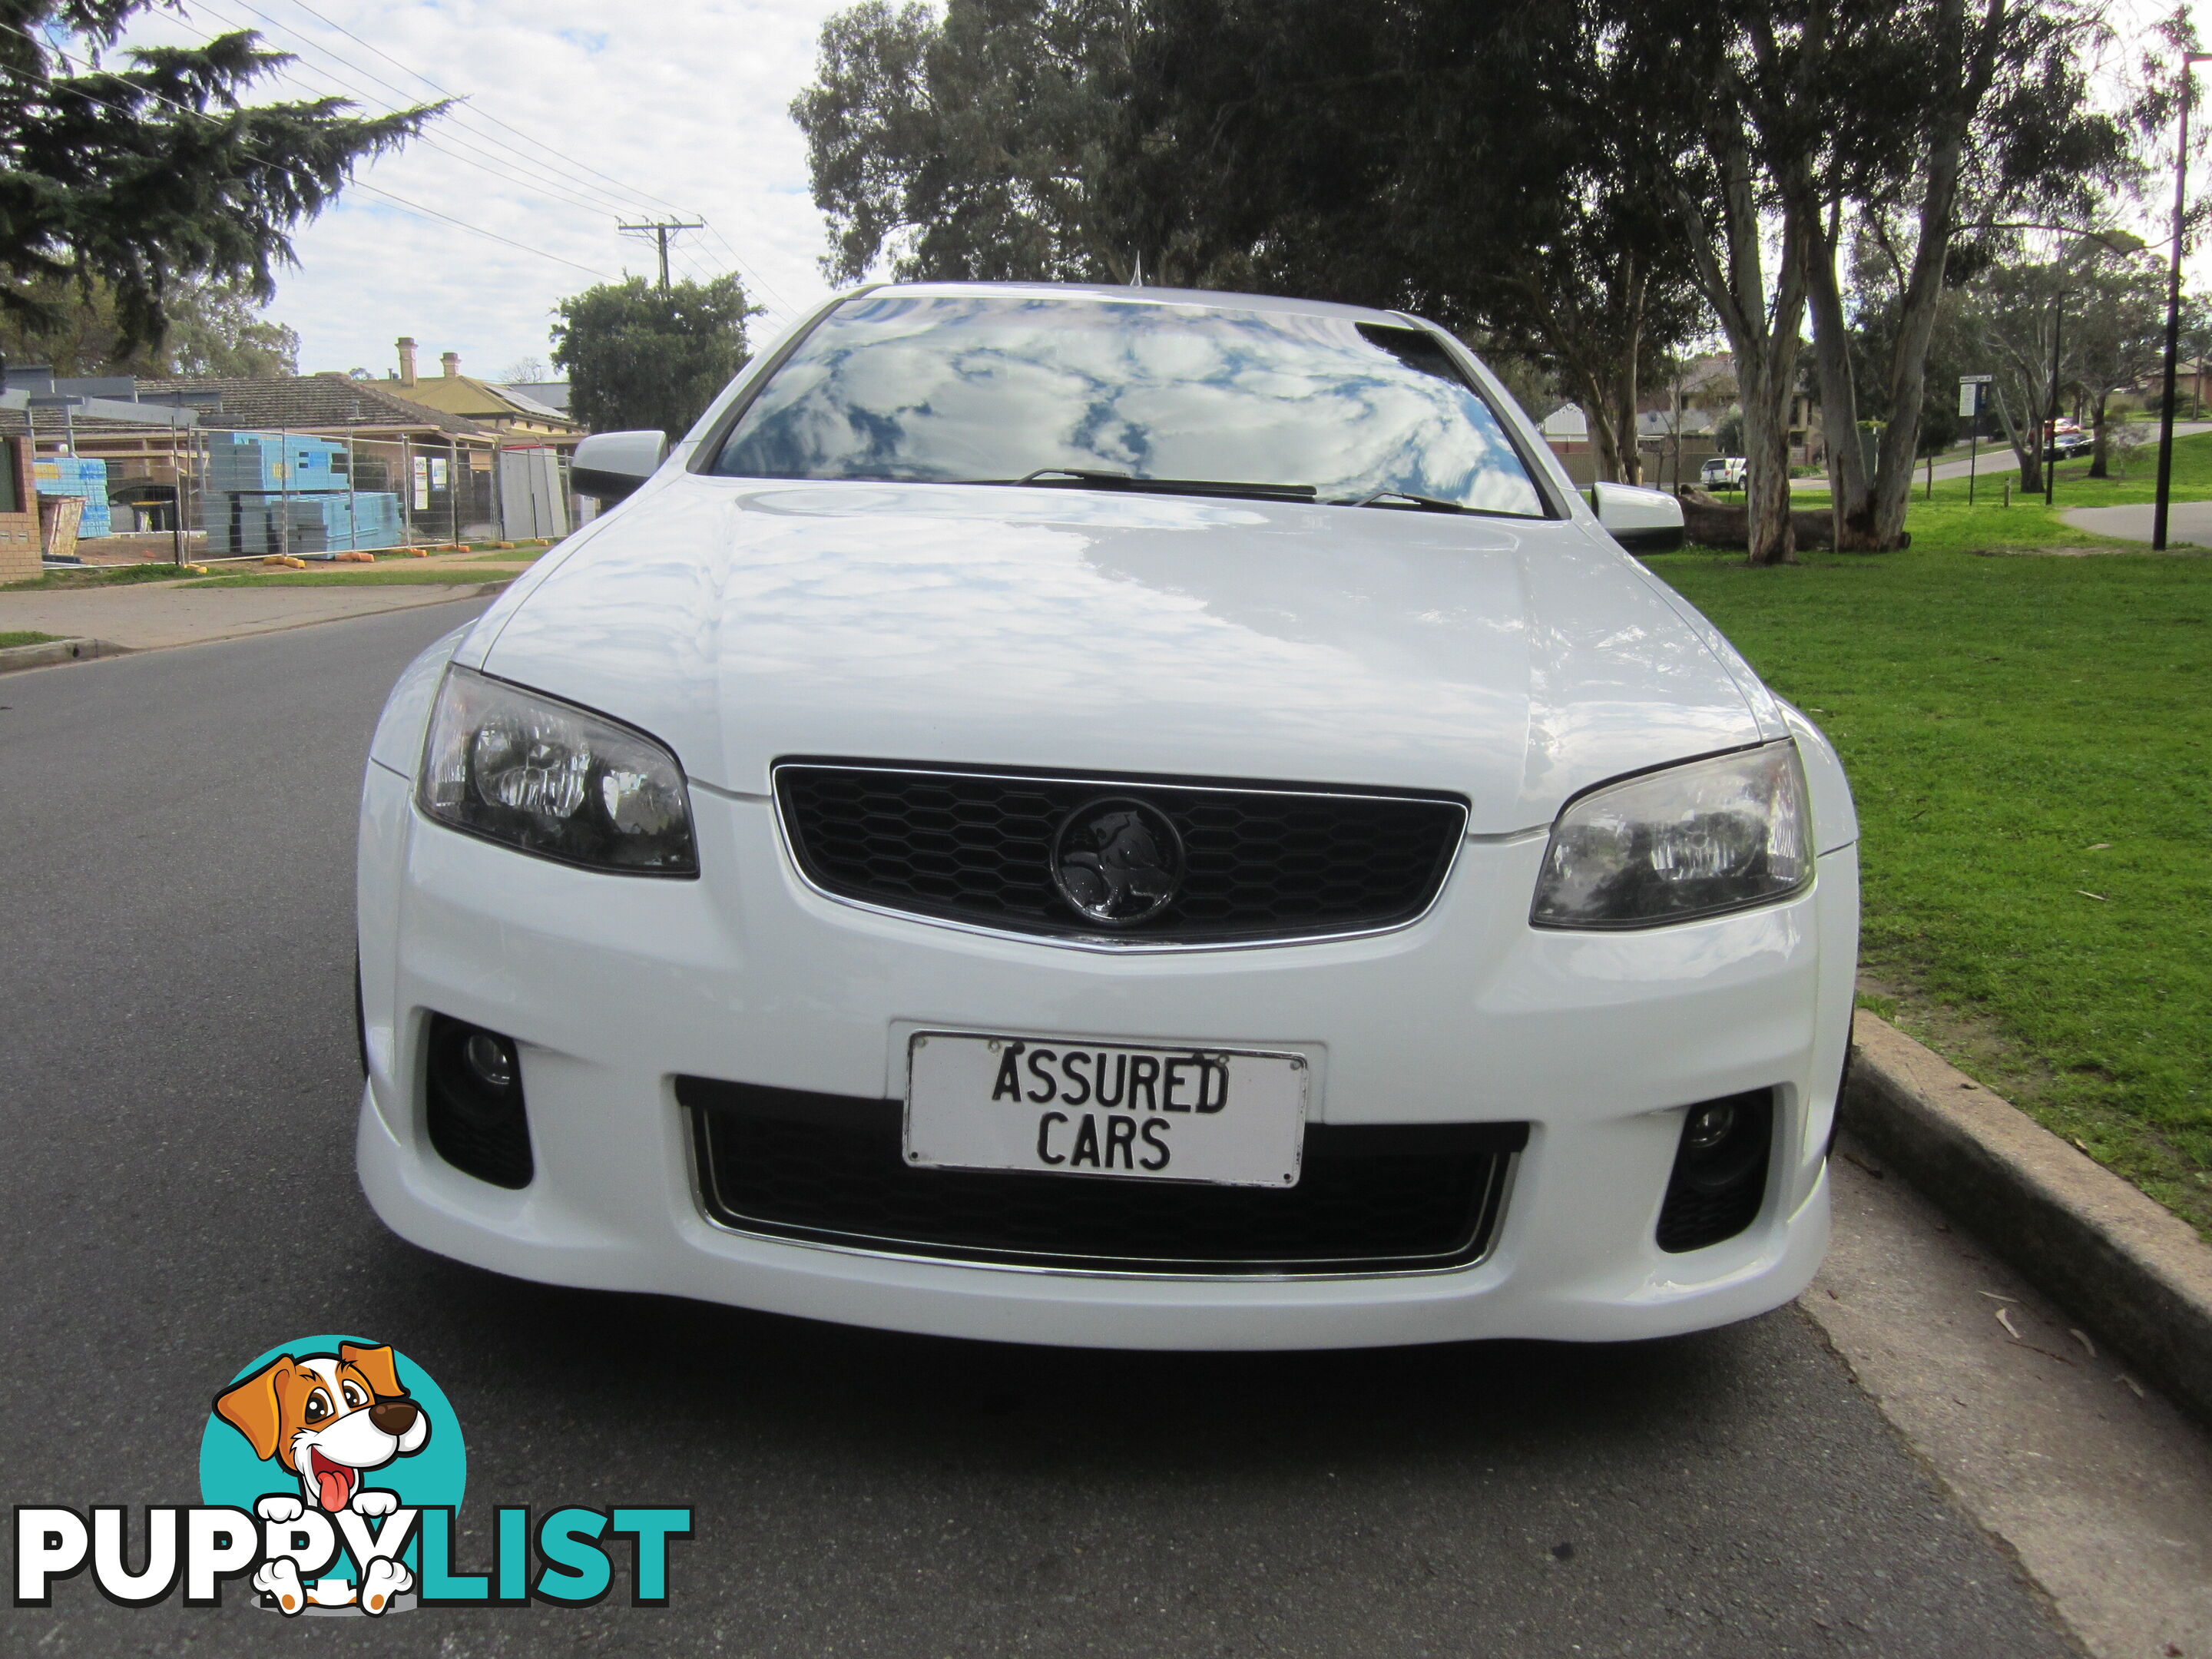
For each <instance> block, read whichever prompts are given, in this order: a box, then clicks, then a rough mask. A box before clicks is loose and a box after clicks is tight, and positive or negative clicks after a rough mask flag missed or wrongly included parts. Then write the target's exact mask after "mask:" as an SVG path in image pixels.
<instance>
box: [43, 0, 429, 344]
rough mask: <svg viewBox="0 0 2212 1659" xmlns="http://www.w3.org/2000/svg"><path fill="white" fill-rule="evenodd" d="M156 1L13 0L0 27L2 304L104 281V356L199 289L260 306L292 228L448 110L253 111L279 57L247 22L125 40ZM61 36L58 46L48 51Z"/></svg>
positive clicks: (146, 332)
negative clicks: (217, 289) (190, 38)
mask: <svg viewBox="0 0 2212 1659" xmlns="http://www.w3.org/2000/svg"><path fill="white" fill-rule="evenodd" d="M148 6H149V0H16V3H15V4H12V5H10V6H9V9H8V14H9V15H8V17H7V19H6V21H7V22H8V25H9V27H7V28H6V29H5V30H0V70H4V73H0V152H4V154H5V155H6V157H7V160H6V162H5V164H4V166H0V314H5V315H7V316H9V317H10V318H13V319H15V320H16V321H17V322H18V323H19V324H21V325H26V326H29V327H33V328H43V327H51V326H52V325H54V323H55V320H56V315H57V313H56V307H55V303H54V300H53V297H52V296H53V295H54V292H55V289H54V285H55V284H56V283H60V282H64V281H65V282H68V283H76V284H80V285H85V286H89V285H93V284H101V285H104V286H105V288H106V291H107V294H108V295H109V296H110V299H111V302H112V313H113V319H114V323H115V328H116V336H115V345H114V355H115V356H118V357H121V358H129V357H130V356H132V355H133V354H134V353H135V352H137V350H138V349H140V348H141V347H153V348H158V347H159V346H160V345H161V343H162V340H163V338H164V337H165V335H166V333H167V329H168V326H169V313H170V307H171V301H172V296H173V295H174V294H175V293H176V291H177V290H178V289H179V285H183V284H190V283H195V282H206V283H216V284H218V285H228V286H234V287H235V288H236V289H239V291H240V293H241V294H242V295H244V296H246V297H247V298H250V299H252V300H254V301H262V302H266V301H268V300H269V299H270V298H271V297H272V295H274V292H275V284H274V280H273V272H274V270H275V268H276V266H277V265H279V264H285V263H289V261H290V259H291V258H292V244H291V240H290V237H289V232H290V231H291V230H292V229H293V228H295V227H296V226H297V225H298V224H300V223H301V222H303V221H305V220H307V219H311V218H313V216H315V215H316V214H317V213H319V212H320V211H321V210H322V209H323V208H324V207H325V206H326V205H328V204H329V203H330V202H331V201H332V200H333V199H335V198H336V197H337V194H338V193H339V191H341V190H342V189H343V187H344V185H345V184H346V182H347V181H348V179H349V178H350V177H351V175H352V172H353V169H354V167H356V165H357V164H358V163H359V162H361V161H364V160H366V159H368V158H369V157H371V156H374V155H381V154H383V153H385V152H386V151H388V150H392V149H397V148H398V146H399V145H401V144H402V143H404V142H405V141H406V140H407V139H408V138H409V137H412V136H413V135H414V134H415V133H416V132H418V131H421V129H422V126H423V125H424V124H425V123H426V122H428V120H429V119H430V118H432V117H433V116H435V115H436V114H437V113H438V112H440V111H441V109H443V107H444V106H443V105H430V106H421V107H417V108H414V109H407V110H402V111H399V112H396V113H393V114H390V115H377V116H367V117H358V116H353V115H349V114H348V113H347V111H348V110H349V108H350V107H351V106H349V104H347V103H346V102H345V101H344V100H342V99H337V98H321V99H313V100H307V101H304V102H299V103H285V104H264V105H252V106H249V105H246V104H245V103H244V102H243V101H242V99H243V97H244V95H245V94H246V90H247V88H249V87H250V86H251V85H252V83H253V82H255V81H257V80H259V79H260V78H262V77H263V76H266V75H268V74H269V73H270V71H271V70H275V69H276V67H278V66H279V65H280V64H284V63H287V62H289V61H290V60H289V58H287V57H286V56H285V55H284V54H283V53H281V52H269V51H265V50H264V49H263V48H262V47H261V46H259V45H258V43H257V40H258V38H257V37H256V36H255V35H254V34H253V33H251V32H250V31H240V32H238V33H231V34H226V35H222V36H220V37H218V38H217V39H216V40H210V41H209V42H208V43H207V44H206V45H204V46H149V47H134V48H131V49H129V50H127V51H125V52H122V53H121V54H120V61H121V64H122V66H121V67H115V66H112V65H110V64H108V63H107V62H106V54H107V53H108V52H111V51H112V49H113V48H114V46H115V45H116V42H117V41H118V39H119V38H120V36H121V34H122V32H123V30H124V29H125V27H126V26H127V25H128V23H129V22H130V21H131V18H132V17H133V16H135V15H137V13H139V12H141V11H143V10H146V9H148ZM56 37H69V47H68V49H67V50H66V51H64V49H63V48H61V47H58V46H54V45H52V44H51V42H52V40H53V39H54V38H56Z"/></svg>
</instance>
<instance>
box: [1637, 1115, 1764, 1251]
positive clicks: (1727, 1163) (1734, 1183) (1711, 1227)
mask: <svg viewBox="0 0 2212 1659" xmlns="http://www.w3.org/2000/svg"><path fill="white" fill-rule="evenodd" d="M1773 1140H1774V1091H1772V1090H1771V1089H1756V1090H1753V1091H1750V1092H1748V1093H1746V1094H1741V1095H1729V1096H1727V1097H1724V1098H1722V1099H1719V1100H1707V1101H1700V1102H1699V1103H1698V1104H1696V1105H1694V1106H1692V1107H1691V1108H1689V1109H1688V1110H1686V1111H1685V1112H1684V1113H1683V1114H1682V1133H1681V1139H1680V1142H1679V1144H1678V1145H1677V1146H1676V1148H1675V1152H1674V1171H1673V1173H1672V1175H1671V1176H1669V1178H1668V1182H1667V1197H1666V1200H1665V1201H1664V1202H1663V1203H1662V1205H1661V1206H1660V1208H1659V1226H1658V1241H1659V1248H1660V1249H1662V1250H1666V1251H1668V1252H1670V1253H1674V1254H1679V1253H1680V1252H1682V1251H1685V1250H1701V1249H1705V1248H1706V1247H1707V1246H1708V1245H1711V1244H1718V1243H1722V1242H1723V1241H1724V1240H1727V1239H1730V1238H1734V1237H1735V1236H1736V1235H1737V1234H1739V1233H1741V1232H1742V1231H1744V1229H1746V1228H1747V1227H1748V1226H1750V1225H1751V1224H1752V1223H1753V1221H1754V1220H1756V1219H1757V1218H1758V1216H1759V1206H1760V1204H1761V1203H1762V1202H1763V1201H1764V1200H1765V1196H1766V1166H1767V1161H1768V1157H1769V1152H1770V1149H1771V1146H1772V1145H1773Z"/></svg>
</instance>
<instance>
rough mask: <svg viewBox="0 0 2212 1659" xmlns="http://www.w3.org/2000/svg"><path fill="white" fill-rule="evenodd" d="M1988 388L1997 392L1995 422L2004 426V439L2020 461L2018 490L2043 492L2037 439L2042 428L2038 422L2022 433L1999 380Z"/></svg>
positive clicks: (2023, 493)
mask: <svg viewBox="0 0 2212 1659" xmlns="http://www.w3.org/2000/svg"><path fill="white" fill-rule="evenodd" d="M1990 390H1992V391H1993V392H1996V394H1997V424H1998V425H1999V426H2001V427H2002V428H2004V435H2005V441H2006V442H2007V443H2008V444H2010V445H2011V446H2012V453H2013V456H2014V458H2015V459H2016V460H2018V461H2019V462H2020V492H2021V495H2040V494H2041V493H2042V492H2043V445H2042V444H2041V442H2040V441H2039V440H2040V439H2041V437H2042V435H2043V428H2042V427H2041V425H2040V424H2038V425H2037V426H2036V427H2035V428H2033V429H2032V430H2031V431H2028V432H2027V433H2022V432H2021V429H2020V427H2019V425H2018V423H2017V422H2015V421H2014V420H2013V417H2012V404H2010V403H2009V402H2008V401H2007V399H2006V398H2005V395H2004V385H2003V383H2002V381H2000V382H1999V383H1998V384H1997V385H1996V386H1993V387H1991V388H1990Z"/></svg>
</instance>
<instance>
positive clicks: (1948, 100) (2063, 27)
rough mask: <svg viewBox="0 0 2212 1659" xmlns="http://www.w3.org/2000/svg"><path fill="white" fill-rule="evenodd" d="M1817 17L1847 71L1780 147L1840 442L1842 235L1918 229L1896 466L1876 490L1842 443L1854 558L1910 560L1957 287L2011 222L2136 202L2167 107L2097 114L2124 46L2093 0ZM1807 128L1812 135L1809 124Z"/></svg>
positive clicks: (1891, 427)
mask: <svg viewBox="0 0 2212 1659" xmlns="http://www.w3.org/2000/svg"><path fill="white" fill-rule="evenodd" d="M1814 16H1815V17H1816V19H1818V20H1819V21H1820V22H1821V24H1822V26H1823V27H1826V28H1827V29H1828V30H1829V31H1830V33H1829V40H1830V45H1829V47H1828V50H1827V52H1826V56H1827V57H1828V58H1829V59H1830V61H1831V62H1832V64H1836V65H1837V66H1838V70H1837V72H1836V73H1834V74H1832V76H1825V77H1821V82H1820V84H1821V85H1822V86H1823V87H1824V88H1825V89H1826V94H1827V95H1825V96H1822V97H1820V99H1819V100H1817V101H1816V104H1815V106H1814V109H1813V110H1812V112H1811V114H1812V117H1813V120H1814V124H1815V125H1814V131H1809V132H1804V131H1798V132H1797V136H1796V138H1795V141H1794V142H1791V143H1788V144H1787V145H1786V146H1783V145H1778V147H1777V154H1776V155H1775V158H1774V162H1773V164H1774V165H1775V167H1776V168H1777V172H1778V175H1779V176H1780V177H1781V179H1783V180H1784V186H1785V187H1784V197H1785V200H1786V202H1787V204H1788V206H1789V210H1790V212H1791V213H1792V214H1793V215H1794V216H1796V217H1797V218H1798V219H1799V220H1800V221H1801V222H1802V224H1803V226H1804V233H1803V234H1804V242H1803V247H1804V255H1805V258H1806V261H1807V284H1808V298H1809V301H1810V304H1811V309H1812V313H1813V320H1814V342H1815V361H1816V363H1817V365H1818V369H1819V379H1820V402H1821V410H1822V416H1823V418H1824V420H1825V421H1826V423H1827V426H1828V430H1829V431H1830V432H1832V433H1833V432H1837V431H1838V430H1843V431H1848V430H1850V429H1852V428H1855V427H1856V426H1857V422H1858V420H1859V416H1860V410H1859V403H1860V398H1859V391H1858V386H1857V380H1856V377H1855V376H1854V374H1853V373H1852V362H1851V353H1850V319H1848V317H1847V315H1846V313H1845V307H1844V296H1843V291H1842V284H1841V281H1840V279H1839V276H1838V269H1837V265H1838V260H1837V254H1838V242H1839V236H1838V226H1839V224H1840V223H1841V222H1843V220H1844V216H1845V214H1846V212H1847V210H1848V211H1853V212H1856V213H1857V214H1858V215H1860V216H1870V217H1872V219H1873V220H1874V222H1875V223H1876V225H1877V226H1878V227H1879V228H1880V230H1881V234H1885V235H1890V234H1893V231H1892V227H1893V226H1894V227H1895V228H1896V229H1897V230H1899V231H1901V232H1902V234H1899V235H1897V236H1896V239H1895V240H1896V264H1897V266H1898V269H1899V283H1898V289H1897V303H1896V308H1895V317H1894V321H1893V326H1892V328H1891V329H1890V331H1889V349H1888V351H1887V354H1886V360H1885V361H1883V362H1880V363H1877V364H1874V365H1872V366H1871V367H1872V368H1873V369H1874V371H1875V374H1876V376H1877V377H1878V380H1879V383H1880V391H1879V397H1880V401H1881V404H1882V405H1883V407H1884V409H1885V410H1886V415H1887V427H1886V429H1885V432H1884V441H1883V443H1882V446H1881V454H1880V458H1879V462H1878V465H1877V466H1876V468H1875V471H1874V472H1873V473H1872V475H1871V476H1869V472H1868V470H1867V468H1866V467H1865V465H1864V462H1863V457H1862V454H1861V452H1860V450H1859V448H1858V447H1857V445H1856V444H1844V445H1840V446H1838V445H1836V444H1831V445H1830V446H1829V451H1830V455H1829V466H1830V471H1829V477H1830V481H1831V487H1832V492H1833V493H1832V500H1833V501H1834V503H1835V512H1836V545H1837V546H1838V548H1843V549H1858V550H1879V549H1884V548H1891V547H1894V546H1896V545H1897V544H1898V541H1899V536H1900V534H1901V532H1903V529H1904V524H1905V503H1906V501H1907V499H1908V498H1909V496H1910V494H1911V487H1912V466H1913V460H1914V458H1915V456H1916V454H1917V452H1918V450H1919V447H1920V446H1919V444H1918V442H1917V439H1918V435H1919V428H1920V425H1921V423H1922V421H1923V416H1924V410H1925V394H1926V384H1927V382H1926V366H1927V362H1928V355H1929V347H1930V344H1931V343H1932V341H1933V339H1934V337H1935V334H1936V327H1937V322H1938V317H1939V313H1940V312H1941V309H1942V302H1943V294H1944V290H1945V288H1946V286H1947V284H1948V283H1955V282H1956V281H1957V280H1958V279H1959V277H1960V276H1961V275H1963V274H1964V272H1965V271H1966V270H1971V269H1972V265H1973V264H1975V263H1977V262H1978V259H1979V258H1984V257H1986V256H1985V255H1984V253H1983V252H1982V247H1983V246H1985V245H1986V244H1987V243H1989V242H1990V240H1992V239H1993V238H1996V237H1999V236H2001V235H2002V225H2003V224H2004V222H2006V221H2008V220H2009V219H2019V218H2022V217H2026V218H2030V219H2039V220H2041V221H2044V222H2053V221H2063V220H2072V221H2075V222H2087V218H2088V216H2090V215H2091V214H2093V212H2094V211H2095V210H2096V209H2097V206H2098V204H2099V202H2100V199H2101V198H2104V197H2109V196H2110V195H2111V194H2112V193H2113V192H2116V191H2122V192H2124V191H2127V190H2128V189H2130V187H2131V186H2132V185H2133V184H2134V183H2135V181H2136V178H2137V177H2138V175H2139V173H2140V171H2141V162H2140V159H2139V145H2140V143H2141V142H2142V139H2143V137H2145V136H2146V135H2147V134H2148V132H2149V131H2154V130H2155V128H2156V126H2157V125H2158V123H2159V122H2160V119H2161V118H2162V117H2163V115H2164V113H2165V95H2164V94H2162V93H2160V92H2157V91H2145V90H2142V88H2137V89H2136V90H2135V91H2134V92H2133V93H2131V94H2126V95H2125V96H2124V98H2123V100H2122V101H2121V104H2120V106H2118V107H2117V108H2112V109H2101V108H2099V107H2098V106H2097V102H2096V100H2095V99H2094V98H2093V96H2092V93H2093V87H2092V80H2093V73H2094V71H2095V70H2097V69H2098V68H2099V66H2100V64H2101V63H2103V60H2105V59H2106V58H2107V57H2108V56H2109V53H2110V52H2111V49H2112V47H2113V46H2114V44H2115V42H2114V38H2113V36H2112V32H2111V30H2110V28H2109V27H2108V26H2107V25H2106V21H2105V19H2104V15H2103V10H2102V9H2101V7H2100V6H2098V5H2096V4H2093V3H2088V0H1984V3H1982V4H1981V5H1980V6H1979V7H1978V9H1975V10H1972V11H1971V12H1970V11H1969V10H1968V9H1967V7H1966V4H1965V3H1964V0H1907V3H1905V4H1902V5H1899V4H1897V3H1895V0H1881V3H1874V0H1826V3H1824V4H1823V5H1822V6H1820V7H1819V8H1818V9H1816V10H1815V12H1814ZM2168 35H2169V38H2170V39H2178V37H2176V36H2174V35H2173V33H2172V30H2171V29H2169V31H2168ZM2160 83H2162V77H2154V79H2153V82H2152V83H2151V84H2153V85H2156V84H2160ZM1843 89H1847V95H1843V96H1838V95H1836V93H1837V92H1838V90H1843ZM1792 120H1793V121H1794V122H1795V123H1796V124H1797V127H1798V128H1799V129H1802V123H1803V121H1804V115H1803V114H1802V112H1796V113H1793V116H1792Z"/></svg>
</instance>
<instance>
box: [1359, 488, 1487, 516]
mask: <svg viewBox="0 0 2212 1659" xmlns="http://www.w3.org/2000/svg"><path fill="white" fill-rule="evenodd" d="M1337 505H1338V506H1340V507H1398V508H1400V509H1401V511H1406V512H1412V513H1465V512H1468V511H1469V509H1468V508H1467V507H1462V506H1461V505H1460V504H1459V503H1458V502H1457V501H1445V500H1443V498H1442V497H1440V496H1436V495H1414V494H1413V492H1412V491H1411V490H1407V489H1378V490H1376V492H1375V493H1374V494H1373V495H1362V496H1361V497H1359V499H1358V500H1357V501H1340V502H1338V503H1337Z"/></svg>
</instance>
